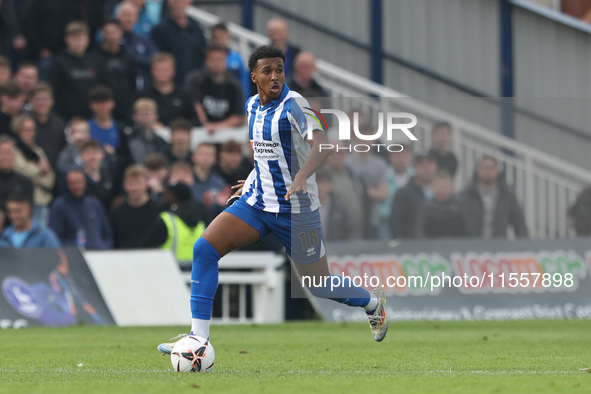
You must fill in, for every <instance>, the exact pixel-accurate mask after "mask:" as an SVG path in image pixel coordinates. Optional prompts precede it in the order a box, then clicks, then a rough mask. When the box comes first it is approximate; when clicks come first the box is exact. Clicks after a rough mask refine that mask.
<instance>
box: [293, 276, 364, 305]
mask: <svg viewBox="0 0 591 394" xmlns="http://www.w3.org/2000/svg"><path fill="white" fill-rule="evenodd" d="M308 279H311V278H308ZM319 282H321V283H315V282H314V281H310V282H306V281H304V285H306V286H307V285H308V284H310V286H307V288H308V290H310V293H312V295H314V296H315V297H319V298H328V299H331V300H334V301H336V302H339V303H341V304H345V305H349V306H360V307H365V306H366V305H367V304H369V301H370V299H371V293H370V292H369V291H367V290H365V289H364V288H363V287H358V286H355V285H354V284H353V283H352V282H351V278H348V277H342V276H337V275H331V276H330V278H327V280H322V281H319Z"/></svg>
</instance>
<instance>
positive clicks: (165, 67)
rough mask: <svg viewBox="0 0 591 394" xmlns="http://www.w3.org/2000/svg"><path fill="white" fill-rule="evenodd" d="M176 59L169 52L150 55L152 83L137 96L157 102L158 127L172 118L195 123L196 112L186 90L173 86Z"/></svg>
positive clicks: (196, 121) (166, 123)
mask: <svg viewBox="0 0 591 394" xmlns="http://www.w3.org/2000/svg"><path fill="white" fill-rule="evenodd" d="M175 65H176V60H175V58H174V56H172V55H171V54H169V53H157V54H155V55H154V57H152V68H151V75H152V85H151V86H149V87H148V88H147V89H146V90H144V91H143V92H142V93H141V94H140V95H139V97H148V98H151V99H152V100H154V101H155V102H156V104H158V114H159V116H158V118H159V121H160V122H161V124H160V125H159V127H164V125H168V124H169V123H170V122H172V121H173V120H174V119H177V118H185V119H188V120H190V121H191V123H193V124H197V123H198V120H197V113H196V112H195V107H194V106H193V101H192V99H191V96H190V95H189V93H188V92H186V91H185V90H183V89H178V88H177V87H176V86H175V82H174V75H175Z"/></svg>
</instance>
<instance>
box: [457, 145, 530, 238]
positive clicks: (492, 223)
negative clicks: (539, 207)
mask: <svg viewBox="0 0 591 394" xmlns="http://www.w3.org/2000/svg"><path fill="white" fill-rule="evenodd" d="M500 175H501V171H500V169H499V163H498V162H497V159H495V158H494V157H492V156H484V157H482V159H480V161H479V162H478V165H477V167H476V177H475V179H474V181H473V182H471V183H470V184H469V185H468V186H467V187H466V188H465V189H464V190H463V191H462V193H461V194H460V202H461V212H462V217H463V218H464V223H465V225H466V231H467V235H468V236H470V237H481V238H485V239H490V238H507V229H508V227H509V226H511V227H513V231H514V232H515V236H516V237H517V238H526V237H527V236H528V231H527V227H526V225H525V218H524V214H523V210H522V209H521V207H520V206H519V202H518V201H517V197H516V196H515V193H514V192H513V191H512V190H510V189H509V187H508V186H507V184H506V183H505V182H503V181H502V180H501V179H500Z"/></svg>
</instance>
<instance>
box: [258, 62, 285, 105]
mask: <svg viewBox="0 0 591 394" xmlns="http://www.w3.org/2000/svg"><path fill="white" fill-rule="evenodd" d="M251 78H252V81H253V82H254V83H255V84H256V85H257V91H258V93H259V97H260V99H261V104H262V105H266V104H267V103H268V102H269V101H273V100H276V99H278V98H279V96H281V90H282V89H283V83H284V82H285V74H284V73H283V59H281V58H280V57H272V58H266V59H259V60H258V61H257V65H256V66H255V68H254V70H253V72H252V73H251Z"/></svg>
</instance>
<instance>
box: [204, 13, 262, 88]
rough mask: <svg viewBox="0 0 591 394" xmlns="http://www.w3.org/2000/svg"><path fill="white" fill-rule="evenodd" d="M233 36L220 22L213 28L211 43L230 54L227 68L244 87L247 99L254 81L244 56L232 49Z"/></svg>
mask: <svg viewBox="0 0 591 394" xmlns="http://www.w3.org/2000/svg"><path fill="white" fill-rule="evenodd" d="M231 40H232V36H230V31H229V30H228V26H226V24H225V23H223V22H220V23H217V24H215V25H213V26H212V27H211V36H210V41H211V44H212V45H214V46H219V47H222V48H225V49H226V50H227V52H228V60H227V61H226V68H227V69H228V71H229V72H230V73H231V74H232V75H234V77H236V79H237V80H238V81H240V84H241V85H242V93H243V94H244V96H245V97H250V95H251V94H250V93H251V91H252V87H251V84H252V81H251V80H250V70H249V69H248V67H246V65H245V64H244V62H243V61H242V56H240V53H239V52H238V51H235V50H234V49H232V48H230V42H231Z"/></svg>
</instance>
